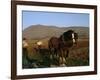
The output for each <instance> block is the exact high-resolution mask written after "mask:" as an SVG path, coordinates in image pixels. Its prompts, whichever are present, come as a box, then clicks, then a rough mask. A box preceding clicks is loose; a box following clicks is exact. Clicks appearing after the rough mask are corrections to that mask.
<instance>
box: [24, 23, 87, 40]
mask: <svg viewBox="0 0 100 80" xmlns="http://www.w3.org/2000/svg"><path fill="white" fill-rule="evenodd" d="M69 29H72V30H74V31H75V32H77V33H78V35H79V38H89V27H84V26H83V27H82V26H71V27H57V26H49V25H48V26H47V25H40V24H38V25H31V26H29V27H28V28H26V29H24V30H23V37H26V38H28V39H44V38H50V37H52V36H57V37H59V36H60V35H61V34H62V33H63V32H65V31H67V30H69Z"/></svg>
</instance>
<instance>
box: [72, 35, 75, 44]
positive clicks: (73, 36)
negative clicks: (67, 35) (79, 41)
mask: <svg viewBox="0 0 100 80" xmlns="http://www.w3.org/2000/svg"><path fill="white" fill-rule="evenodd" d="M72 39H73V43H75V35H74V33H72Z"/></svg>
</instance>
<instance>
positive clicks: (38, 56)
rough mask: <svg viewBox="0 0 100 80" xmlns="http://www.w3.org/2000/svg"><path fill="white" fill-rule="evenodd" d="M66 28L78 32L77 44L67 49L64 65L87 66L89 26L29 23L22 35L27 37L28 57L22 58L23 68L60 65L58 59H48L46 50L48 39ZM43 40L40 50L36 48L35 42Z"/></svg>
mask: <svg viewBox="0 0 100 80" xmlns="http://www.w3.org/2000/svg"><path fill="white" fill-rule="evenodd" d="M67 30H74V31H75V32H76V33H78V37H79V39H78V44H77V46H73V47H72V48H70V50H69V56H68V57H67V58H66V61H65V65H64V66H67V67H72V66H88V65H89V27H84V26H83V27H82V26H71V27H57V26H49V25H48V26H46V25H31V26H29V27H28V28H26V29H25V30H23V37H25V38H27V41H28V44H29V47H28V58H29V60H28V61H27V60H26V59H23V61H24V62H25V65H23V68H45V67H60V65H58V62H59V60H58V59H56V58H54V59H52V60H51V59H50V51H49V50H48V40H49V39H50V38H51V37H52V36H56V37H59V36H60V35H61V34H63V33H64V32H65V31H67ZM38 41H41V42H43V45H42V49H41V51H40V50H38V46H37V44H36V42H38Z"/></svg>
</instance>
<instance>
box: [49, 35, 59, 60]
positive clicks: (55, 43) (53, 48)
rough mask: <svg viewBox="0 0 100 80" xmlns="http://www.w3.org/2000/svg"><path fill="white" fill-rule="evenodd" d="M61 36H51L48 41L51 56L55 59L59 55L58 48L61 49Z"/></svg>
mask: <svg viewBox="0 0 100 80" xmlns="http://www.w3.org/2000/svg"><path fill="white" fill-rule="evenodd" d="M59 44H60V42H59V38H57V37H51V38H50V39H49V41H48V47H49V51H50V58H51V59H53V58H55V57H56V56H57V53H58V49H59Z"/></svg>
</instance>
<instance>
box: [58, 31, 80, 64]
mask: <svg viewBox="0 0 100 80" xmlns="http://www.w3.org/2000/svg"><path fill="white" fill-rule="evenodd" d="M59 40H60V44H59V45H60V54H59V55H60V61H61V60H62V63H64V62H66V57H68V56H69V49H70V48H72V47H73V46H74V44H75V45H77V43H78V34H77V33H76V32H74V31H73V30H68V31H66V32H64V33H63V34H62V35H61V36H60V38H59Z"/></svg>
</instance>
